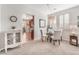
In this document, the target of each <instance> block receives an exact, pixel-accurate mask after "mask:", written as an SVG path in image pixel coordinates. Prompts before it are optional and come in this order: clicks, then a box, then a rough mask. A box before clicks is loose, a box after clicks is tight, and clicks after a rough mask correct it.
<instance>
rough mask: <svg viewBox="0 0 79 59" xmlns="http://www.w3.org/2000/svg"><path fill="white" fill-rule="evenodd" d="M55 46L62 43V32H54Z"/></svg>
mask: <svg viewBox="0 0 79 59" xmlns="http://www.w3.org/2000/svg"><path fill="white" fill-rule="evenodd" d="M52 40H53V44H54V45H55V42H58V43H59V45H60V41H61V31H54V34H53V37H52Z"/></svg>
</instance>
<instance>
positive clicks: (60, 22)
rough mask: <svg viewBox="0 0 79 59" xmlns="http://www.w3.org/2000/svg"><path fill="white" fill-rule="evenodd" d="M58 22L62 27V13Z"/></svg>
mask: <svg viewBox="0 0 79 59" xmlns="http://www.w3.org/2000/svg"><path fill="white" fill-rule="evenodd" d="M59 24H60V26H59V27H60V28H61V27H63V15H60V16H59Z"/></svg>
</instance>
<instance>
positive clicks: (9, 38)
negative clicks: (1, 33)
mask: <svg viewBox="0 0 79 59" xmlns="http://www.w3.org/2000/svg"><path fill="white" fill-rule="evenodd" d="M7 44H8V45H11V44H13V33H8V34H7Z"/></svg>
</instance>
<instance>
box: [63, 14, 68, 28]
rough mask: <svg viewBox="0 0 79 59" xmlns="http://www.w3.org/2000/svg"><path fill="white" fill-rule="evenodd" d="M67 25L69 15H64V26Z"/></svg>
mask: <svg viewBox="0 0 79 59" xmlns="http://www.w3.org/2000/svg"><path fill="white" fill-rule="evenodd" d="M68 25H69V14H64V26H65V27H66V26H68Z"/></svg>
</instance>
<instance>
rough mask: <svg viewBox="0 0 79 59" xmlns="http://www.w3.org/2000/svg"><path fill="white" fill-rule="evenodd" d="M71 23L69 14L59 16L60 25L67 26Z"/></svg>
mask: <svg viewBox="0 0 79 59" xmlns="http://www.w3.org/2000/svg"><path fill="white" fill-rule="evenodd" d="M68 25H69V14H63V15H60V16H59V27H60V28H62V27H67V26H68Z"/></svg>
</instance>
